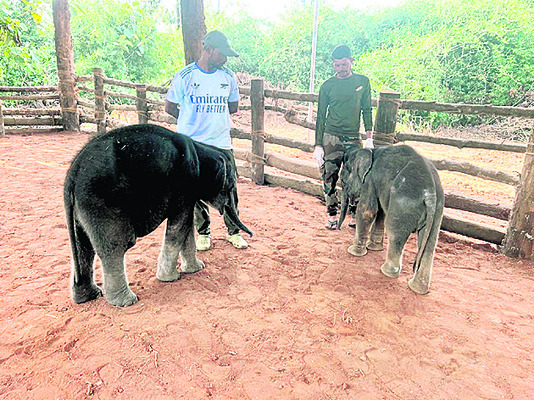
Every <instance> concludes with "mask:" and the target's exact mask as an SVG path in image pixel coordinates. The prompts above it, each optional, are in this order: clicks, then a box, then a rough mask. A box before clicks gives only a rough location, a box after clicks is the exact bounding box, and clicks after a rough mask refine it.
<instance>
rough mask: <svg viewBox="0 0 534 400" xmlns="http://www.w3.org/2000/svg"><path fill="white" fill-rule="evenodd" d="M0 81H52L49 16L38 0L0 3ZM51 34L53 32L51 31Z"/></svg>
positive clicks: (51, 39)
mask: <svg viewBox="0 0 534 400" xmlns="http://www.w3.org/2000/svg"><path fill="white" fill-rule="evenodd" d="M0 10H1V11H0V54H1V57H0V80H1V81H2V83H3V84H5V85H17V86H19V85H24V84H28V85H29V84H46V83H50V82H51V81H56V80H57V79H56V78H55V76H54V74H53V72H52V74H51V73H50V67H51V62H52V64H53V65H54V67H55V63H53V61H55V55H54V41H53V36H51V35H50V29H51V27H52V25H51V23H50V22H51V14H50V13H49V12H48V10H47V7H46V5H45V4H44V3H43V2H42V1H41V0H0ZM52 34H53V29H52Z"/></svg>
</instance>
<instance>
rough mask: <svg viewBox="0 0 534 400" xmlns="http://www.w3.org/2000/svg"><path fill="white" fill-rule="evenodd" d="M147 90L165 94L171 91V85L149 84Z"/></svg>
mask: <svg viewBox="0 0 534 400" xmlns="http://www.w3.org/2000/svg"><path fill="white" fill-rule="evenodd" d="M146 90H147V92H157V93H161V94H165V93H167V92H168V91H169V86H153V85H147V87H146Z"/></svg>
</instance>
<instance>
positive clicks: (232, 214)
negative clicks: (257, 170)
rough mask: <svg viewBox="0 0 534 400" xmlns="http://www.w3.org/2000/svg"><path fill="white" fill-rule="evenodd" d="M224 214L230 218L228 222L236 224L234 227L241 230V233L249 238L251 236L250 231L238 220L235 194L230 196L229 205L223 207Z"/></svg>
mask: <svg viewBox="0 0 534 400" xmlns="http://www.w3.org/2000/svg"><path fill="white" fill-rule="evenodd" d="M225 213H226V215H227V216H228V217H229V218H230V220H231V221H232V222H233V223H234V224H236V226H237V227H238V228H239V229H241V230H242V231H243V232H246V233H248V234H249V235H250V236H252V231H251V230H250V229H248V228H247V227H246V226H245V224H243V223H242V222H241V220H240V219H239V215H238V211H237V192H236V193H231V194H230V204H228V205H226V207H225Z"/></svg>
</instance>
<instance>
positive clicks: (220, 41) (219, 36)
mask: <svg viewBox="0 0 534 400" xmlns="http://www.w3.org/2000/svg"><path fill="white" fill-rule="evenodd" d="M202 43H203V44H204V46H209V47H211V48H212V49H219V51H220V52H221V54H222V55H223V56H226V57H239V54H237V53H236V51H235V50H234V49H232V48H231V47H230V42H229V41H228V38H227V37H226V36H224V34H223V33H222V32H219V31H211V32H209V33H208V34H207V35H206V36H204V40H203V41H202Z"/></svg>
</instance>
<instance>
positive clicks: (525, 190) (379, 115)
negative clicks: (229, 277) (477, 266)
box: [0, 68, 534, 259]
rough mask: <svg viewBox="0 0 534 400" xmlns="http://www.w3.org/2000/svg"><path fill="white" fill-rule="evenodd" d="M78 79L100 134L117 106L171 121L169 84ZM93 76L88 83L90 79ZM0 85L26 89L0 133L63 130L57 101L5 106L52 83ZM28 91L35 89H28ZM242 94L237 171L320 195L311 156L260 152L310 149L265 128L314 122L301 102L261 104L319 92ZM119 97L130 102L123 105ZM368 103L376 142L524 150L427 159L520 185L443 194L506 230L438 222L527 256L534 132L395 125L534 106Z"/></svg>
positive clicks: (44, 94)
mask: <svg viewBox="0 0 534 400" xmlns="http://www.w3.org/2000/svg"><path fill="white" fill-rule="evenodd" d="M75 80H76V85H77V87H76V93H77V99H76V104H77V107H78V108H77V112H78V113H79V114H80V123H92V124H95V125H96V130H97V133H98V134H101V133H104V132H105V131H106V129H107V127H108V126H112V124H110V122H111V121H108V114H109V113H112V112H113V111H114V110H117V111H134V112H136V113H137V119H138V122H139V123H148V122H165V123H171V124H173V123H176V120H175V118H174V117H171V116H170V115H167V114H165V113H163V112H162V110H163V109H164V104H165V103H164V101H163V99H162V96H163V95H164V94H165V93H166V92H167V88H166V87H161V86H152V85H145V84H138V83H132V82H125V81H120V80H116V79H111V78H107V77H106V76H105V75H104V72H103V70H102V69H100V68H95V69H94V70H93V75H85V76H76V77H75ZM91 83H92V87H91V86H90V84H91ZM88 84H89V85H88ZM115 88H119V89H115ZM124 90H126V91H127V92H125V91H124ZM0 92H4V93H5V92H15V93H17V92H18V93H24V95H21V94H17V95H2V96H0V134H6V133H7V134H20V133H35V132H36V130H38V131H39V132H40V131H46V132H56V131H59V130H61V127H60V126H61V123H62V119H61V110H60V109H59V108H51V109H46V108H34V109H28V108H20V107H10V108H5V107H4V108H3V107H2V100H12V101H13V100H19V101H36V100H56V99H59V93H58V92H57V87H36V88H20V87H19V88H13V87H11V88H8V87H0ZM28 93H38V94H31V95H30V94H28ZM240 93H241V94H242V95H244V96H249V97H250V104H251V105H250V109H251V130H250V132H246V131H243V130H240V129H235V128H233V129H232V131H231V135H232V137H234V138H239V139H247V140H250V141H251V148H250V151H247V150H244V149H239V148H237V149H235V155H236V158H237V159H238V160H242V161H245V163H246V164H245V165H244V166H238V170H239V173H240V174H241V175H244V176H247V177H250V178H251V179H252V180H253V181H254V182H255V183H257V184H265V183H267V184H273V185H278V186H283V187H287V188H292V189H296V190H299V191H302V192H304V193H308V194H312V195H314V196H317V197H320V198H323V191H322V186H321V184H320V183H319V182H318V181H319V180H320V174H319V170H318V168H317V165H316V164H315V163H314V162H312V161H305V160H299V159H294V158H290V157H287V156H284V155H282V154H279V153H273V152H266V151H265V144H266V143H269V144H276V145H281V146H284V147H288V148H293V149H299V150H302V151H305V152H313V147H314V146H313V144H312V143H310V142H305V141H299V140H295V139H290V138H284V137H279V136H274V135H270V134H268V133H266V132H265V131H264V112H265V110H266V109H271V110H275V111H278V112H283V113H284V114H285V119H286V120H287V121H288V122H290V123H293V124H297V125H300V126H303V127H305V128H309V129H314V124H313V123H311V122H309V121H307V120H306V118H304V117H299V114H302V113H299V108H298V107H293V108H291V109H287V108H284V107H281V106H278V105H275V106H269V105H267V106H266V105H265V98H272V99H283V100H293V101H302V102H315V103H316V102H317V100H318V96H317V95H316V94H313V93H292V92H286V91H278V90H271V89H264V84H263V80H261V79H254V80H252V82H251V86H250V87H240ZM124 102H125V103H127V104H122V103H124ZM373 107H376V116H375V121H374V127H373V130H374V137H375V145H376V146H377V147H378V146H384V145H390V144H395V143H398V142H404V141H416V142H427V143H434V144H440V145H447V146H455V147H457V148H460V149H461V148H477V149H488V150H499V151H508V152H516V153H525V160H524V167H523V172H522V174H521V175H519V174H510V173H506V172H503V171H499V170H491V169H485V168H480V167H478V166H475V165H473V164H470V163H467V162H457V161H452V160H447V159H431V161H432V163H433V164H434V165H435V166H436V168H437V169H439V170H447V171H455V172H461V173H463V174H467V175H471V176H476V177H479V178H482V179H487V180H491V181H495V182H500V183H503V184H507V185H511V186H514V187H516V188H517V195H516V199H515V202H514V205H513V207H512V208H508V207H505V206H502V205H499V204H492V203H489V202H483V201H480V200H475V199H472V198H468V197H465V196H461V195H458V194H454V193H446V194H445V207H447V208H451V209H458V210H462V211H467V212H471V213H475V214H478V215H480V216H488V217H491V218H497V219H499V220H504V221H509V223H508V229H507V231H504V230H503V229H499V228H496V227H491V226H490V225H488V224H484V223H476V222H472V221H468V220H466V219H463V218H459V217H453V216H451V215H448V214H447V213H445V216H444V219H443V223H442V229H444V230H447V231H451V232H455V233H459V234H462V235H465V236H470V237H473V238H477V239H482V240H485V241H488V242H491V243H495V244H503V247H502V250H503V252H504V253H505V254H507V255H509V256H514V257H522V258H528V259H531V258H532V255H533V247H534V246H533V244H534V237H533V236H534V232H533V219H534V210H533V209H532V204H533V202H534V172H533V171H534V142H533V140H534V139H533V138H534V135H533V134H532V133H531V135H530V140H529V143H528V145H522V144H511V143H508V144H505V143H502V144H499V143H487V142H483V141H475V140H463V139H456V138H445V137H435V136H434V137H433V136H427V135H418V134H406V133H401V132H395V128H396V122H397V113H398V110H399V109H406V110H426V111H438V112H448V113H461V114H486V115H500V116H520V117H526V118H534V108H519V107H497V106H487V105H481V106H479V105H466V104H445V103H436V102H422V101H413V100H405V99H400V95H399V94H398V93H395V92H382V93H380V95H379V96H378V99H377V100H374V99H373ZM246 108H248V107H246ZM21 125H23V126H24V125H27V126H45V128H20V127H19V128H15V129H13V128H9V127H11V126H21ZM266 166H269V167H273V168H276V169H279V170H282V171H285V172H289V173H291V174H294V175H297V176H298V177H297V178H294V177H289V176H283V175H280V174H269V173H267V172H266V171H265V167H266ZM307 178H311V179H312V180H310V179H307Z"/></svg>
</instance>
